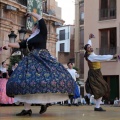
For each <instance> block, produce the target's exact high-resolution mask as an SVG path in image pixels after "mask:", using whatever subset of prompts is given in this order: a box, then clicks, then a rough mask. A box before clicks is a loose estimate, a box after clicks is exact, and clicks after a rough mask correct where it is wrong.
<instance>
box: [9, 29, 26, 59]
mask: <svg viewBox="0 0 120 120" xmlns="http://www.w3.org/2000/svg"><path fill="white" fill-rule="evenodd" d="M18 32H19V40H20V41H23V40H24V37H25V34H26V30H25V28H24V27H21V29H20V30H18ZM8 37H9V42H10V43H15V41H16V40H15V39H16V37H17V35H16V34H15V33H14V31H11V34H9V35H8ZM16 51H21V58H22V57H23V49H21V50H19V49H18V48H13V49H12V53H14V52H16Z"/></svg>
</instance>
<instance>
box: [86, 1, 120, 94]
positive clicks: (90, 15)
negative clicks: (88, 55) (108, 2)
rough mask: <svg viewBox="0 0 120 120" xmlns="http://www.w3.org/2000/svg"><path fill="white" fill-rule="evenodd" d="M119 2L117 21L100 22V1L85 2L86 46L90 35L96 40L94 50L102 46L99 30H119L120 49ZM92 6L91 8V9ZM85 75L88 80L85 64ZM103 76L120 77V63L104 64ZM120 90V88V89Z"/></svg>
mask: <svg viewBox="0 0 120 120" xmlns="http://www.w3.org/2000/svg"><path fill="white" fill-rule="evenodd" d="M116 1H117V4H116V5H117V7H116V8H117V19H110V20H103V21H99V0H84V11H85V24H84V33H85V35H84V37H85V42H84V43H85V44H86V43H87V40H88V37H89V34H90V33H93V34H94V35H95V39H93V40H92V43H93V48H94V50H95V49H96V48H99V46H100V34H99V29H103V28H112V27H116V28H117V47H120V12H119V11H120V1H119V0H116ZM90 5H91V7H90ZM119 52H120V51H118V54H119ZM84 68H85V70H84V71H85V75H84V80H86V79H87V74H88V73H87V71H88V65H87V63H86V62H85V64H84ZM101 70H102V73H103V75H119V76H120V72H119V71H120V62H119V61H109V62H103V63H102V69H101ZM119 84H120V79H119ZM119 89H120V87H119ZM119 94H120V92H119Z"/></svg>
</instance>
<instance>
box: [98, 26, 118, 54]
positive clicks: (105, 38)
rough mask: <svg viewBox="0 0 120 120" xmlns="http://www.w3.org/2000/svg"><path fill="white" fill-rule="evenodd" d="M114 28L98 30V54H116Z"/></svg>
mask: <svg viewBox="0 0 120 120" xmlns="http://www.w3.org/2000/svg"><path fill="white" fill-rule="evenodd" d="M116 36H117V35H116V28H110V29H103V30H100V51H99V52H100V54H116V50H117V40H116V39H117V38H116Z"/></svg>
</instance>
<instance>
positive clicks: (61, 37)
mask: <svg viewBox="0 0 120 120" xmlns="http://www.w3.org/2000/svg"><path fill="white" fill-rule="evenodd" d="M59 40H65V30H60V32H59Z"/></svg>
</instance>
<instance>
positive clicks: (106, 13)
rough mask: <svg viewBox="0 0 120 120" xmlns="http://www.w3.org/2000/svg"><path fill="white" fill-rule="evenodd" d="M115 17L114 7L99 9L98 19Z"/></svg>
mask: <svg viewBox="0 0 120 120" xmlns="http://www.w3.org/2000/svg"><path fill="white" fill-rule="evenodd" d="M109 19H116V8H109V9H100V10H99V20H100V21H101V20H109Z"/></svg>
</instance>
